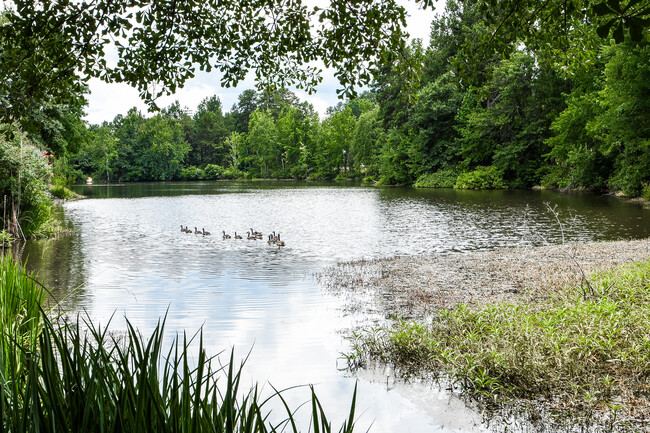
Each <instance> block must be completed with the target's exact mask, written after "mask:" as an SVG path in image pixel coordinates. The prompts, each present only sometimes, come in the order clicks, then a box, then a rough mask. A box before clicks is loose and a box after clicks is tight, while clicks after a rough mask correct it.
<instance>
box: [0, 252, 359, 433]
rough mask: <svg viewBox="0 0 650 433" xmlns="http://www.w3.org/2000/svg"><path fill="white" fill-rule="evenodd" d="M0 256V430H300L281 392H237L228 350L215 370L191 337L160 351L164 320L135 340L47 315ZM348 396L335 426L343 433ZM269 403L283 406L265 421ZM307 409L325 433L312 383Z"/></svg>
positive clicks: (327, 427) (29, 279)
mask: <svg viewBox="0 0 650 433" xmlns="http://www.w3.org/2000/svg"><path fill="white" fill-rule="evenodd" d="M1 260H2V270H1V272H2V275H1V278H0V302H1V304H0V314H1V316H0V320H1V323H0V325H1V329H0V345H1V348H2V351H0V374H1V375H2V376H1V377H0V413H1V414H2V419H1V420H0V432H16V433H24V432H43V431H48V432H49V431H52V432H54V431H57V432H73V431H81V432H111V431H120V432H145V431H155V432H181V431H182V432H251V433H252V432H273V431H288V432H297V431H299V430H300V427H299V426H297V424H296V422H295V419H294V416H295V409H294V408H290V407H289V406H288V404H287V403H286V402H285V400H284V397H283V395H282V393H281V392H274V393H271V394H270V395H268V396H263V395H261V394H262V393H261V391H258V389H257V387H252V388H250V389H242V388H241V387H240V378H241V372H242V367H243V366H242V365H239V366H238V365H235V364H234V362H233V358H232V355H231V357H230V362H229V363H228V364H226V365H225V366H222V365H221V364H217V363H216V362H214V361H215V360H214V358H213V357H210V356H209V355H208V354H207V353H206V352H205V350H204V349H203V344H202V338H201V334H200V333H199V334H197V335H196V336H195V337H194V339H196V341H195V343H198V353H194V351H193V350H190V345H191V344H192V340H193V339H192V338H187V337H185V336H183V338H182V339H180V338H177V339H176V340H175V342H174V343H173V344H172V345H171V346H169V347H168V348H167V349H165V345H163V331H164V321H163V322H161V323H160V324H159V325H158V326H157V327H156V328H155V330H154V331H153V332H152V334H151V335H150V336H149V337H143V336H142V335H141V334H140V333H139V332H138V330H136V329H135V328H133V327H132V326H130V325H128V329H127V331H126V333H120V334H119V335H116V334H113V333H111V332H109V331H108V330H107V329H106V328H98V327H96V326H94V325H93V324H92V323H91V322H90V321H88V320H85V321H80V320H79V319H78V320H77V321H76V322H74V323H66V322H61V321H59V320H56V319H52V318H51V317H50V316H49V315H48V314H46V313H45V312H44V311H42V309H41V307H40V306H41V305H42V302H43V300H44V298H45V293H44V291H43V289H42V288H41V287H40V286H39V285H38V284H37V283H36V282H35V281H34V278H33V276H31V275H27V274H26V272H25V269H24V268H22V267H20V266H19V265H17V264H16V263H14V262H13V260H12V259H11V257H10V256H4V257H2V259H1ZM192 347H195V345H193V346H192ZM215 365H217V366H216V367H215ZM355 397H356V393H355V395H354V396H353V397H352V403H351V406H350V413H349V418H348V420H346V421H345V422H344V423H343V425H342V426H341V428H340V430H339V432H344V433H350V432H352V431H353V427H354V426H353V422H352V420H353V419H354V411H355ZM272 400H278V401H279V402H280V407H282V406H283V407H285V409H286V413H285V414H284V415H283V414H280V415H279V417H278V416H277V415H278V414H276V416H275V417H274V418H273V419H275V420H276V421H274V423H272V422H271V418H270V417H269V411H268V409H267V408H268V407H269V402H271V401H272ZM276 406H277V405H276ZM309 408H310V409H311V412H310V413H311V420H310V424H311V428H312V429H313V431H314V432H319V431H323V432H329V431H331V428H332V427H331V423H330V422H329V421H328V419H327V418H326V416H325V413H324V410H323V408H322V406H321V404H320V402H319V400H318V398H317V396H316V394H315V393H314V391H313V388H312V390H311V402H310V406H309ZM309 408H307V410H308V409H309ZM278 420H279V421H278Z"/></svg>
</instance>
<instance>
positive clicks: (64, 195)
mask: <svg viewBox="0 0 650 433" xmlns="http://www.w3.org/2000/svg"><path fill="white" fill-rule="evenodd" d="M50 192H51V193H52V195H53V196H55V197H58V198H61V199H63V200H68V199H70V198H72V197H74V196H75V193H74V192H72V191H70V190H69V189H68V188H66V187H65V186H62V185H52V186H51V187H50Z"/></svg>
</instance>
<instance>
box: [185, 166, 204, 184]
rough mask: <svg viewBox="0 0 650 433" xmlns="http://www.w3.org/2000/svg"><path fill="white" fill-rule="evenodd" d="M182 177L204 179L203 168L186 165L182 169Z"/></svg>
mask: <svg viewBox="0 0 650 433" xmlns="http://www.w3.org/2000/svg"><path fill="white" fill-rule="evenodd" d="M180 178H181V179H183V180H199V179H203V170H201V169H200V168H198V167H195V166H193V165H190V166H189V167H185V168H184V169H182V170H181V174H180Z"/></svg>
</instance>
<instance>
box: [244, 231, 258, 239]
mask: <svg viewBox="0 0 650 433" xmlns="http://www.w3.org/2000/svg"><path fill="white" fill-rule="evenodd" d="M246 239H248V240H249V241H256V240H257V236H255V235H252V234H251V232H246Z"/></svg>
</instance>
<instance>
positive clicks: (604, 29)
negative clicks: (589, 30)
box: [596, 19, 616, 39]
mask: <svg viewBox="0 0 650 433" xmlns="http://www.w3.org/2000/svg"><path fill="white" fill-rule="evenodd" d="M615 22H616V19H611V20H609V21H607V22H606V23H605V24H603V25H602V26H599V27H598V28H597V29H596V33H598V36H599V37H600V38H601V39H605V38H606V37H607V36H609V30H610V29H611V28H612V25H613V24H614V23H615Z"/></svg>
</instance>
